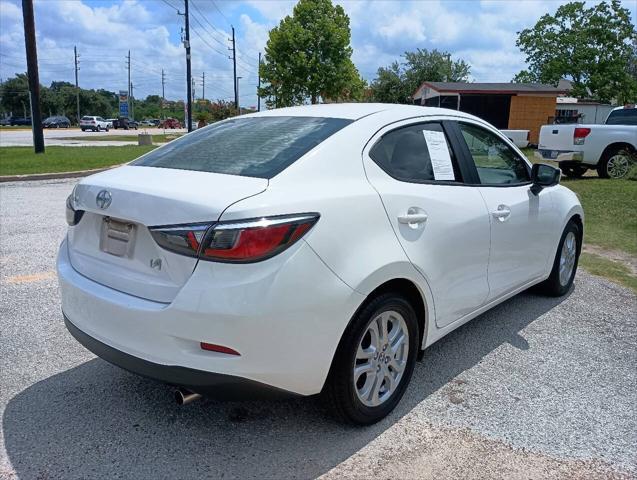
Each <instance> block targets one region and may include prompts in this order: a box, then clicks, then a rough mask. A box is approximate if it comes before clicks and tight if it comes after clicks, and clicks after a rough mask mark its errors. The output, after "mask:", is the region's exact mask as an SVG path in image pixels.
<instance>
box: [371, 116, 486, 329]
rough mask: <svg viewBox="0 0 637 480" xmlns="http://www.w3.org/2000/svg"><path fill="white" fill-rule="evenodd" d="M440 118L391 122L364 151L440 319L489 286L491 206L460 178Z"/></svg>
mask: <svg viewBox="0 0 637 480" xmlns="http://www.w3.org/2000/svg"><path fill="white" fill-rule="evenodd" d="M443 124H444V122H434V121H428V122H423V121H420V122H418V123H416V122H415V121H414V120H412V121H411V122H403V123H402V124H394V125H392V126H390V127H386V128H385V129H384V130H381V131H380V132H379V133H378V134H377V135H376V136H375V137H374V138H373V139H372V141H371V142H369V144H368V146H367V147H366V149H365V150H364V152H363V162H364V165H365V171H366V174H367V177H368V179H369V181H370V182H371V184H372V185H373V186H374V188H375V189H376V190H377V191H378V193H379V194H380V196H381V199H382V201H383V205H384V206H385V210H386V212H387V215H388V217H389V222H390V223H391V225H392V227H393V229H394V232H395V233H396V236H397V238H398V240H399V241H400V243H401V245H402V247H403V249H404V251H405V253H406V254H407V256H408V258H409V259H410V261H411V262H412V264H413V265H414V266H415V267H416V268H417V269H418V270H419V272H420V273H421V274H422V276H423V277H424V279H426V280H427V283H428V285H429V288H430V289H431V293H432V295H433V298H434V304H435V305H434V308H435V312H436V324H437V325H438V326H439V327H443V326H445V325H448V324H450V323H452V322H454V321H455V320H458V319H459V318H462V317H463V316H465V315H466V314H468V313H471V312H472V311H474V310H476V309H477V308H479V307H480V306H481V305H483V303H484V302H485V301H486V299H487V296H488V293H489V286H488V283H487V265H488V261H489V235H490V234H489V214H488V212H487V209H486V207H485V204H484V201H483V199H482V196H481V195H480V192H479V191H478V189H477V188H475V187H469V186H464V185H463V181H462V176H463V173H462V170H463V168H464V167H463V166H462V165H459V164H458V163H457V161H456V158H455V155H454V152H453V149H452V148H451V147H450V142H449V136H448V134H447V132H446V131H445V128H444V127H443Z"/></svg>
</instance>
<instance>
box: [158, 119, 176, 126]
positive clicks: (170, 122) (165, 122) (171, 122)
mask: <svg viewBox="0 0 637 480" xmlns="http://www.w3.org/2000/svg"><path fill="white" fill-rule="evenodd" d="M157 128H181V123H180V122H179V120H177V119H176V118H166V119H165V120H163V121H162V122H160V124H159V125H157Z"/></svg>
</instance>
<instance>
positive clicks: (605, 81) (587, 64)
mask: <svg viewBox="0 0 637 480" xmlns="http://www.w3.org/2000/svg"><path fill="white" fill-rule="evenodd" d="M636 38H637V33H636V30H635V26H634V25H633V24H632V22H631V18H630V11H629V10H628V9H627V8H623V7H622V6H621V4H620V2H619V1H618V0H611V2H610V3H609V2H606V1H603V2H601V3H598V4H596V5H594V6H592V7H590V8H586V4H585V2H571V3H567V4H565V5H562V6H560V7H559V8H558V9H557V11H556V12H555V15H549V14H546V15H543V16H542V17H541V18H540V19H539V20H538V22H537V23H536V24H535V26H534V27H533V28H526V29H524V30H522V31H521V32H518V40H517V42H516V44H517V46H518V47H520V50H522V52H523V53H525V54H526V62H527V64H528V66H529V68H528V71H526V72H520V73H519V74H518V75H517V76H516V79H519V78H523V79H525V80H532V81H536V82H542V83H550V84H553V85H556V84H557V82H558V81H559V80H560V78H562V77H564V78H568V79H569V80H572V82H573V92H572V94H573V95H574V96H580V97H590V96H592V97H593V98H596V99H598V100H600V101H603V102H609V101H612V100H617V101H619V102H620V103H624V102H628V101H634V100H635V98H636V96H637V79H635V77H633V76H631V74H630V71H629V65H630V61H631V58H634V55H635V52H634V49H633V46H632V45H633V42H635V39H636ZM589 92H590V93H589Z"/></svg>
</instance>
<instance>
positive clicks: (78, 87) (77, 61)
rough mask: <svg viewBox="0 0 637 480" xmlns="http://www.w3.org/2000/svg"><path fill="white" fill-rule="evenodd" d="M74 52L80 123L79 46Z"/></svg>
mask: <svg viewBox="0 0 637 480" xmlns="http://www.w3.org/2000/svg"><path fill="white" fill-rule="evenodd" d="M73 52H74V53H75V102H76V104H77V105H76V106H77V123H78V125H79V124H80V83H79V80H78V72H79V71H80V67H79V65H80V62H79V60H78V58H79V55H78V54H77V47H76V46H75V47H73Z"/></svg>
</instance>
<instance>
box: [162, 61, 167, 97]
mask: <svg viewBox="0 0 637 480" xmlns="http://www.w3.org/2000/svg"><path fill="white" fill-rule="evenodd" d="M161 99H162V100H164V101H165V100H166V74H165V73H164V69H163V68H162V69H161Z"/></svg>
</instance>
